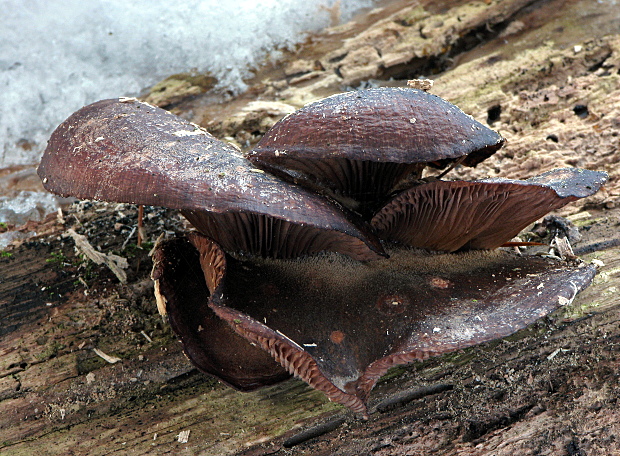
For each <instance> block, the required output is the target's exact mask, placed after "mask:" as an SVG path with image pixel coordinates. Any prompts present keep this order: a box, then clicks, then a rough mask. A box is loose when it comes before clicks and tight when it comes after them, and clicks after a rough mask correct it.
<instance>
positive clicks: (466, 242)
mask: <svg viewBox="0 0 620 456" xmlns="http://www.w3.org/2000/svg"><path fill="white" fill-rule="evenodd" d="M605 179H606V175H605V174H604V173H599V172H596V171H589V170H584V169H576V168H564V169H555V170H552V171H549V172H546V173H544V174H541V175H540V176H537V177H534V178H530V179H527V180H525V181H520V180H510V179H499V178H498V179H485V180H480V181H474V182H465V181H455V182H445V181H441V180H436V181H433V182H428V183H425V184H421V185H417V186H414V187H412V188H410V189H409V190H405V191H403V192H402V193H400V194H398V195H397V196H395V197H394V198H393V199H392V200H391V201H389V202H388V203H387V204H386V205H385V206H383V207H382V208H381V209H380V210H379V211H378V212H377V213H376V214H375V216H374V217H373V218H372V221H371V223H372V226H373V228H375V230H377V232H378V233H379V236H380V237H381V238H382V239H391V240H396V241H399V242H402V243H404V244H407V245H410V246H413V247H422V248H426V249H431V250H441V251H447V252H454V251H456V250H469V249H495V248H497V247H500V246H501V245H502V244H504V243H505V242H506V241H508V240H509V239H512V238H513V237H514V236H516V235H517V234H518V233H519V232H520V231H521V230H522V229H523V228H525V227H526V226H528V225H529V224H530V223H533V222H534V221H536V220H538V219H539V218H541V217H542V216H544V215H545V214H547V213H549V212H551V211H553V210H556V209H559V208H561V207H562V206H565V205H566V204H568V203H570V202H571V201H575V200H576V199H578V198H583V197H585V196H589V195H592V194H593V193H594V192H595V191H596V190H598V189H599V188H600V186H601V185H602V184H603V183H604V182H605Z"/></svg>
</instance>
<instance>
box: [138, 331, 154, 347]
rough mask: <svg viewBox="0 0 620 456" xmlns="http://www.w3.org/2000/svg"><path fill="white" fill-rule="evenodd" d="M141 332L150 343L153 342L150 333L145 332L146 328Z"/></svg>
mask: <svg viewBox="0 0 620 456" xmlns="http://www.w3.org/2000/svg"><path fill="white" fill-rule="evenodd" d="M140 334H142V335H143V336H144V338H145V339H146V340H147V341H148V342H149V344H150V343H152V342H153V339H151V338H150V337H149V335H148V334H147V333H145V332H144V330H142V331H140Z"/></svg>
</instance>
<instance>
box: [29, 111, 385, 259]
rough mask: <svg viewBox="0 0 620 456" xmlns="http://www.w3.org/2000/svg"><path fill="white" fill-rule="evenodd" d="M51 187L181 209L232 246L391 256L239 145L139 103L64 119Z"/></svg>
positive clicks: (267, 251)
mask: <svg viewBox="0 0 620 456" xmlns="http://www.w3.org/2000/svg"><path fill="white" fill-rule="evenodd" d="M38 172H39V176H40V177H41V179H42V180H43V185H44V186H45V188H46V189H47V190H49V191H52V192H54V193H57V194H60V195H63V196H75V197H77V198H88V199H95V200H102V201H117V202H126V203H135V204H144V205H152V206H164V207H169V208H173V209H179V210H181V212H182V213H183V215H185V217H186V218H187V219H188V220H189V221H190V222H191V223H192V224H193V225H194V226H195V227H196V228H197V229H199V230H200V231H201V232H203V233H204V234H206V235H207V236H210V237H211V238H212V239H214V240H216V241H217V242H218V243H220V244H221V245H222V246H223V247H224V248H225V249H226V250H230V251H235V252H245V253H249V254H258V255H264V256H270V257H276V258H287V257H295V256H299V255H304V254H311V253H315V252H318V251H322V250H332V249H333V250H337V251H339V252H342V253H345V254H347V255H351V257H353V258H355V259H358V260H372V259H377V258H380V257H381V255H384V252H383V249H382V247H381V245H380V243H379V241H378V240H377V238H376V237H375V236H374V235H373V234H372V233H370V231H369V230H368V229H367V228H366V227H365V226H364V224H361V223H354V222H353V221H352V220H351V215H350V214H347V213H346V212H345V211H343V210H341V209H340V208H339V207H338V206H337V205H335V204H333V203H331V202H330V201H328V200H326V199H325V198H322V197H320V196H319V195H315V194H313V193H311V192H309V191H307V190H304V189H303V188H300V187H297V186H294V185H291V184H288V183H286V182H283V181H281V180H280V179H277V178H275V177H273V176H271V175H269V174H267V173H265V172H264V171H262V170H259V169H257V168H256V167H255V166H253V165H252V164H251V163H250V162H249V161H248V160H247V159H246V158H245V157H243V155H242V154H241V152H239V151H238V150H237V149H235V148H234V147H233V146H231V145H229V144H226V143H224V142H222V141H219V140H217V139H215V138H214V137H213V136H211V135H210V134H209V133H207V132H206V131H205V130H204V129H202V128H200V127H199V126H197V125H194V124H192V123H190V122H187V121H185V120H183V119H181V118H180V117H177V116H175V115H173V114H171V113H169V112H168V111H165V110H163V109H160V108H156V107H154V106H151V105H148V104H146V103H142V102H139V101H138V100H136V99H119V100H103V101H98V102H96V103H93V104H91V105H88V106H86V107H84V108H82V109H80V110H79V111H77V112H76V113H74V114H73V115H71V116H70V117H69V118H68V119H67V120H65V121H64V122H63V123H62V124H61V125H60V126H59V127H58V128H57V129H56V130H55V131H54V133H53V134H52V136H51V138H50V140H49V143H48V146H47V148H46V150H45V154H44V155H43V158H42V160H41V164H40V165H39V170H38Z"/></svg>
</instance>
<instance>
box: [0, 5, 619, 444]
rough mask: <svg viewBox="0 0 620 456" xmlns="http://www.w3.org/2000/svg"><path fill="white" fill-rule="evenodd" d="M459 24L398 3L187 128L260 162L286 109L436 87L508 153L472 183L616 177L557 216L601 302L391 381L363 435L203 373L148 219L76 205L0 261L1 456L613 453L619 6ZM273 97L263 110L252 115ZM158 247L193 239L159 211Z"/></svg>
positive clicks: (191, 101)
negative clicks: (141, 237)
mask: <svg viewBox="0 0 620 456" xmlns="http://www.w3.org/2000/svg"><path fill="white" fill-rule="evenodd" d="M595 4H596V5H595ZM609 4H610V5H611V2H609ZM450 5H451V6H450ZM444 6H445V8H442V7H440V6H435V7H434V8H433V10H431V6H428V5H427V6H424V5H417V4H416V5H413V6H411V5H410V6H404V5H399V4H398V2H393V3H391V4H390V6H388V8H387V9H386V10H384V11H383V12H373V13H371V14H369V15H368V16H367V17H366V18H364V19H363V22H364V23H365V24H366V25H365V27H364V30H363V31H362V30H360V29H359V27H357V28H356V26H341V27H339V28H337V29H336V30H334V31H332V33H331V34H324V35H320V36H318V37H315V38H313V39H312V40H311V41H310V42H309V43H308V44H307V46H306V47H303V48H301V49H299V52H298V53H297V55H298V56H299V57H298V58H295V57H293V55H290V56H288V57H287V59H288V66H286V65H285V67H286V68H287V69H286V70H280V69H278V68H275V69H274V68H265V69H264V70H262V71H261V72H259V74H260V77H257V79H256V80H255V81H254V85H253V86H252V87H251V89H250V91H249V92H248V94H245V95H242V96H240V97H238V98H237V99H235V100H233V101H231V102H230V103H228V104H227V105H225V106H217V107H212V106H209V105H208V104H206V101H205V100H206V98H203V99H201V98H200V97H198V98H196V97H195V95H192V97H190V98H187V99H186V100H185V101H182V102H176V100H177V99H182V98H175V103H176V104H175V105H174V109H176V110H179V111H184V110H189V109H193V111H194V113H195V119H193V120H195V121H198V122H200V123H201V124H202V125H204V126H206V127H207V128H208V129H210V130H211V131H213V132H214V133H216V134H218V135H221V136H232V137H233V138H234V139H235V140H236V141H237V142H239V144H241V145H245V144H246V143H247V144H252V143H253V142H255V141H256V140H257V139H258V138H259V137H260V134H261V133H263V132H264V131H265V130H266V129H267V128H268V127H269V126H270V125H271V124H273V122H275V120H276V119H277V118H279V117H280V116H282V115H283V114H284V113H285V112H286V110H287V109H289V107H290V106H293V107H298V106H300V104H301V103H303V102H306V101H309V100H312V99H315V98H317V97H320V96H324V95H328V94H330V93H333V92H336V91H339V90H342V89H343V88H344V87H345V86H346V85H347V84H357V83H358V82H360V81H366V80H367V79H368V78H374V79H375V81H374V82H375V83H378V84H387V82H382V79H383V78H387V77H390V76H393V77H397V78H398V77H400V78H410V77H414V76H420V75H424V76H431V77H433V78H435V79H436V83H435V88H434V89H433V92H434V93H437V94H438V95H441V96H443V97H444V98H447V99H448V100H450V101H452V102H454V103H456V104H457V105H459V106H460V107H461V108H462V109H464V110H465V111H466V112H468V113H470V114H472V115H474V117H476V118H477V119H478V120H480V121H486V122H488V123H490V124H491V125H492V127H493V128H495V129H497V130H499V131H500V132H501V133H502V134H503V135H504V136H506V137H507V139H508V143H507V145H506V147H505V148H504V149H503V150H502V151H500V152H499V153H498V154H496V156H494V157H492V158H491V159H490V160H489V161H487V162H485V163H483V164H482V165H480V166H478V167H477V168H476V169H475V170H473V171H467V172H466V173H462V174H461V175H460V177H466V178H475V177H480V176H487V175H488V176H491V177H495V176H502V177H508V178H523V177H527V176H528V175H532V174H535V173H539V172H544V171H547V170H548V169H551V168H554V167H561V166H567V165H568V166H579V167H586V168H591V169H597V170H603V171H607V172H608V173H609V174H610V181H609V183H608V185H607V186H606V188H605V189H604V191H602V192H600V193H599V194H598V195H597V196H595V197H593V198H591V199H589V200H588V201H586V202H584V203H583V204H579V205H576V206H572V207H569V208H567V209H566V210H565V211H563V212H562V214H563V215H568V216H570V217H571V218H573V219H574V220H576V223H577V224H578V225H581V233H582V235H583V239H582V240H581V241H580V242H579V243H577V244H576V245H574V247H575V249H576V250H577V252H580V251H581V252H584V259H585V260H586V261H589V260H590V259H592V258H598V259H600V260H602V261H603V262H604V263H605V266H604V267H602V268H601V270H600V273H599V275H598V276H597V278H596V279H595V283H594V285H593V286H592V287H590V288H589V289H587V290H586V291H585V292H583V293H582V294H581V295H579V296H578V298H577V299H576V300H575V301H574V302H573V303H572V305H571V306H570V307H568V308H566V309H564V310H563V311H562V312H558V313H556V314H554V315H553V316H551V317H549V318H546V319H544V320H542V321H540V322H538V323H537V324H535V325H533V326H532V327H530V328H529V329H527V330H525V331H522V332H520V333H518V334H517V335H515V336H512V337H510V338H508V339H505V340H502V341H496V342H492V343H489V344H485V345H482V346H479V347H475V348H473V349H469V350H466V351H462V352H457V353H454V354H452V355H449V356H444V357H441V358H437V359H432V360H429V361H427V362H425V363H420V364H416V365H413V366H411V367H408V368H399V369H396V370H394V371H392V372H391V373H390V374H389V375H388V377H387V378H386V379H384V380H383V381H381V382H380V384H379V385H378V386H377V388H376V390H375V393H374V396H375V397H376V399H375V402H374V403H373V404H371V407H376V406H377V405H379V407H377V408H378V410H380V411H377V412H375V413H374V414H372V415H371V418H370V420H368V421H366V422H363V421H356V420H355V419H353V418H352V417H351V416H350V415H348V414H347V413H346V412H344V411H343V410H342V409H341V408H340V407H338V406H335V405H333V404H330V403H328V402H326V401H325V399H324V398H323V397H322V395H321V394H320V393H317V392H314V391H312V390H310V389H309V388H308V387H306V386H305V385H304V384H303V383H301V382H299V381H289V382H286V383H284V384H282V385H279V386H276V387H272V388H267V389H265V390H260V391H258V392H254V393H238V392H235V391H233V390H231V389H229V388H227V387H225V386H222V385H220V384H218V383H217V382H215V381H213V380H211V379H208V378H207V377H205V376H203V375H202V374H200V373H198V372H197V371H196V370H195V369H193V368H192V367H191V365H190V364H189V362H188V361H187V360H186V359H185V357H184V356H183V354H182V353H181V351H180V346H179V344H178V343H177V342H176V340H175V338H174V336H173V335H172V334H171V332H170V330H169V329H168V326H167V325H166V324H165V322H162V321H161V318H160V317H159V316H158V315H157V312H156V305H155V300H154V298H153V295H152V284H151V282H150V280H149V279H148V273H149V271H150V259H149V258H148V250H149V246H148V245H147V246H145V248H143V249H140V248H137V247H136V246H135V244H134V243H135V234H134V237H133V238H130V240H129V242H127V243H126V244H125V245H124V246H123V244H124V243H125V241H126V240H127V238H128V236H129V234H130V233H131V228H132V226H134V225H135V223H136V215H135V213H136V209H135V208H134V207H131V206H128V205H114V204H95V205H91V204H88V203H87V204H81V205H78V206H74V207H72V208H71V209H70V210H69V213H68V214H65V217H64V224H63V223H60V221H58V220H57V219H56V218H54V217H52V218H50V219H49V220H48V221H46V222H45V223H43V224H40V225H38V226H31V227H29V229H28V231H37V232H38V233H39V234H38V235H37V236H35V237H32V238H31V239H29V240H27V241H26V242H24V243H22V244H21V245H20V246H17V247H13V248H10V249H9V250H7V251H6V253H5V254H3V256H2V257H1V258H0V315H2V325H1V326H0V334H1V335H2V338H1V339H0V411H1V412H2V413H1V414H0V454H3V455H5V454H6V455H19V454H32V453H33V451H35V449H36V453H37V454H42V455H45V454H48V455H55V454H75V455H82V454H89V455H107V454H206V455H208V454H213V455H216V454H235V453H239V452H245V454H253V455H260V454H280V455H285V454H308V455H315V454H342V455H348V454H351V455H359V454H378V455H398V454H426V453H428V452H430V451H431V450H432V451H434V453H433V454H439V455H457V454H458V455H483V454H489V455H490V454H493V455H504V454H506V455H509V454H554V455H567V454H569V455H577V454H586V455H588V456H591V455H613V454H619V453H620V440H619V439H618V437H617V436H618V435H620V397H619V396H620V384H619V381H620V379H619V378H618V375H619V374H618V372H619V371H620V370H619V366H620V361H619V358H618V354H619V348H620V306H619V305H618V304H619V303H620V302H619V301H620V298H618V290H619V289H620V278H619V277H620V248H619V247H618V241H617V240H618V226H619V223H620V209H619V208H618V204H619V203H620V184H619V182H620V181H619V179H618V177H619V176H618V173H619V171H618V169H619V167H618V161H619V160H620V155H619V154H620V152H619V151H618V144H619V141H618V131H619V130H620V124H619V123H618V119H620V112H619V111H620V89H619V87H620V81H619V79H620V74H619V73H620V36H619V35H617V33H618V31H617V30H618V26H617V24H618V22H619V21H620V17H618V16H617V12H616V13H615V14H616V17H615V18H614V17H613V14H612V13H613V11H615V10H610V11H611V12H607V13H606V14H604V15H600V14H599V13H600V12H601V10H597V9H596V8H605V6H606V2H586V1H576V0H575V1H568V2H560V1H559V0H556V1H550V2H542V1H540V2H536V1H516V0H515V1H511V0H488V1H479V2H447V3H446V4H445V5H444ZM388 13H389V14H388ZM390 15H392V16H390ZM597 18H598V19H597ZM614 20H615V21H616V22H615V24H616V32H615V33H616V35H614V34H613V33H614V32H613V21H614ZM596 21H600V22H596ZM610 22H611V24H612V25H610ZM567 30H569V31H570V33H568V32H567ZM414 32H415V33H414ZM425 37H426V38H425ZM439 37H441V38H442V39H444V40H445V41H444V43H443V44H444V45H443V46H437V42H438V41H437V40H438V39H439ZM411 52H413V53H414V54H413V55H414V56H413V57H411V55H410V53H411ZM375 54H376V55H375ZM307 62H311V63H312V64H311V65H308V64H307ZM316 62H319V64H316ZM435 71H437V72H438V73H437V74H436V75H434V74H433V72H435ZM267 76H270V77H271V79H269V80H267V79H266V77H267ZM389 84H393V85H401V86H404V85H405V82H404V80H403V81H395V82H389ZM259 95H260V98H261V99H262V101H263V103H262V104H253V105H251V104H249V103H250V102H252V101H255V100H256V99H257V98H258V96H259ZM270 103H271V104H270ZM217 112H219V113H220V114H217V116H216V114H214V113H217ZM222 112H223V113H227V114H226V115H224V117H222V114H221V113H222ZM586 211H587V212H588V214H589V215H588V214H586ZM146 226H147V229H148V230H149V231H148V237H147V239H150V240H151V241H154V240H155V239H156V238H157V237H158V236H159V235H160V234H161V233H162V232H164V233H166V232H167V233H168V234H167V235H171V233H172V232H178V231H182V230H183V229H184V225H183V223H182V222H181V221H180V219H179V217H178V216H177V215H176V214H174V213H173V212H170V211H164V210H159V209H149V210H147V218H146ZM68 229H74V230H75V231H76V232H77V233H79V234H81V235H84V236H86V239H87V240H88V241H89V242H90V243H91V244H92V245H93V246H95V248H99V249H100V250H101V251H102V252H103V253H115V254H118V255H120V256H123V257H126V258H127V259H128V260H129V268H128V269H127V275H128V283H127V284H126V285H120V284H119V283H118V280H117V279H116V278H115V276H114V275H113V274H112V273H111V272H110V271H109V269H107V268H106V267H105V266H95V265H93V264H92V263H89V262H88V261H86V260H84V259H83V258H81V257H80V256H79V255H78V254H77V253H76V252H75V250H74V243H73V240H72V239H71V238H70V237H68V236H67V235H66V232H67V230H68ZM95 348H97V349H98V350H100V351H101V352H102V353H105V354H107V355H109V356H112V357H117V358H120V361H118V362H116V363H113V364H111V363H109V362H107V361H106V360H104V359H103V358H102V357H100V356H99V355H97V354H96V353H95V351H94V350H93V349H95ZM434 385H435V386H437V385H439V386H441V387H433V386H434ZM419 387H429V389H427V390H424V389H423V390H421V391H419V392H418V393H416V389H417V388H419ZM408 390H413V393H411V395H410V396H408V397H407V396H406V395H404V396H403V394H404V393H403V391H408ZM429 394H430V395H429ZM395 395H400V396H399V397H400V399H398V398H397V399H396V400H394V401H392V403H390V401H389V400H388V399H389V398H390V397H394V396H395ZM386 400H388V401H387V402H382V401H386ZM324 421H328V422H329V423H331V424H329V425H327V426H326V427H325V428H324V429H322V430H321V429H319V431H318V432H315V433H314V434H312V433H311V434H310V435H311V436H312V435H314V437H311V438H310V439H309V440H307V441H305V442H300V443H298V444H295V445H293V443H295V442H296V441H295V439H294V437H295V435H296V434H297V433H299V431H300V430H301V428H308V427H310V428H311V427H313V426H314V425H315V424H317V423H320V422H324ZM334 423H335V424H334ZM183 431H190V433H189V436H186V434H185V435H183V436H181V437H186V438H187V442H186V443H181V442H179V440H184V439H183V438H181V439H179V435H180V434H181V433H182V432H183ZM322 432H324V433H323V434H321V433H322ZM299 440H303V439H297V441H298V442H299ZM284 443H287V445H286V447H285V446H284Z"/></svg>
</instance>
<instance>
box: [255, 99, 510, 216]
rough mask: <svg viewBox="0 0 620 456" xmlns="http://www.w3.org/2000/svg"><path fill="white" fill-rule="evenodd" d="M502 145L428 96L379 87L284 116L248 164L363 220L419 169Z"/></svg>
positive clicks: (469, 161) (474, 160)
mask: <svg viewBox="0 0 620 456" xmlns="http://www.w3.org/2000/svg"><path fill="white" fill-rule="evenodd" d="M503 143H504V139H503V138H502V137H501V136H500V135H499V134H498V133H497V132H495V131H493V130H491V129H489V128H488V127H486V126H485V125H483V124H481V123H480V122H478V121H476V120H475V119H474V118H472V117H471V116H469V115H467V114H465V113H464V112H463V111H461V110H460V109H459V108H457V107H456V106H454V105H453V104H451V103H449V102H447V101H445V100H443V99H441V98H439V97H438V96H436V95H432V94H430V93H428V92H425V91H422V90H414V89H404V88H380V89H368V90H360V91H355V92H346V93H340V94H337V95H333V96H331V97H327V98H325V99H323V100H320V101H317V102H315V103H311V104H309V105H307V106H305V107H303V108H302V109H300V110H298V111H295V112H294V113H292V114H289V115H288V116H286V117H284V118H283V119H282V120H280V121H279V122H277V123H276V124H275V125H274V126H273V127H272V128H271V129H270V130H269V131H268V132H267V133H266V134H265V136H264V137H263V138H262V139H261V140H260V142H259V143H258V145H257V146H256V148H255V149H254V150H253V151H252V152H251V153H250V155H249V159H250V160H251V161H252V162H253V163H255V164H256V165H257V166H260V167H262V168H264V169H266V170H269V171H270V172H273V173H275V174H278V175H281V176H285V177H288V178H289V179H292V180H294V181H295V182H296V183H300V184H302V185H305V186H308V187H310V188H312V189H314V190H319V191H323V192H326V193H328V194H329V195H330V196H332V197H334V198H336V199H337V200H338V201H340V202H341V203H343V204H345V205H347V206H348V207H349V208H351V209H354V210H356V211H358V212H360V213H361V214H363V215H369V214H370V213H371V212H373V211H374V210H375V209H377V207H378V206H379V205H380V204H382V203H384V202H385V199H386V198H387V196H388V195H389V194H390V193H391V192H392V191H393V190H394V189H395V188H398V186H399V184H400V185H403V184H402V181H403V180H405V181H407V180H415V179H419V178H420V177H421V176H422V170H423V169H424V168H425V167H426V166H435V167H439V168H443V167H445V166H446V165H447V164H449V163H453V162H455V161H458V162H459V163H462V164H463V165H466V166H475V165H476V164H478V163H480V162H481V161H482V160H484V159H486V158H487V157H489V156H490V155H492V154H493V153H495V151H497V150H498V149H499V148H500V147H501V146H502V144H503Z"/></svg>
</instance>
